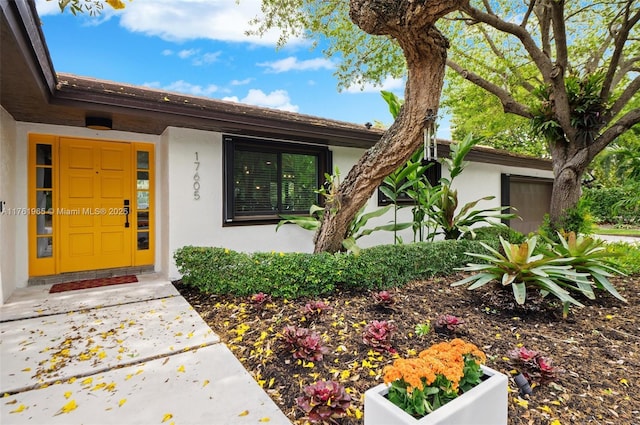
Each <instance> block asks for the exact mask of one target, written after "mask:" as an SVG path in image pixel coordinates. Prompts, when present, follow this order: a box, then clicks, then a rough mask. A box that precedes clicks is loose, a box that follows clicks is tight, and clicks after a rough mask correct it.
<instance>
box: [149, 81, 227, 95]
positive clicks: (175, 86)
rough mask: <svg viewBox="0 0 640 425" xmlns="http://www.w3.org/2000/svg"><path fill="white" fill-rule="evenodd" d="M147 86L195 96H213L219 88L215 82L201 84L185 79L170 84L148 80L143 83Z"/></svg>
mask: <svg viewBox="0 0 640 425" xmlns="http://www.w3.org/2000/svg"><path fill="white" fill-rule="evenodd" d="M142 85H143V86H145V87H151V88H156V89H162V90H166V91H170V92H176V93H184V94H189V95H193V96H205V97H211V96H212V95H213V94H214V93H216V92H217V91H218V90H219V88H218V86H216V85H215V84H209V85H207V86H201V85H199V84H191V83H188V82H186V81H184V80H178V81H174V82H173V83H171V84H168V85H165V86H163V85H161V84H160V83H159V82H157V81H153V82H147V83H143V84H142Z"/></svg>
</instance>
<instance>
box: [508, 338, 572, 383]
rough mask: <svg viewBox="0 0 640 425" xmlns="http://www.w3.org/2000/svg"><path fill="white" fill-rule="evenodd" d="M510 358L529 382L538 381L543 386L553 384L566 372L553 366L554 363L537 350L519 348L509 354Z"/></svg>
mask: <svg viewBox="0 0 640 425" xmlns="http://www.w3.org/2000/svg"><path fill="white" fill-rule="evenodd" d="M507 355H508V357H509V358H510V359H511V360H512V361H513V362H514V363H516V365H517V366H519V367H520V368H521V369H523V370H522V374H523V375H524V376H525V377H526V378H527V379H529V380H533V381H537V382H539V383H541V384H545V383H547V382H551V381H553V380H555V379H556V378H557V377H558V374H560V373H562V372H564V370H562V369H560V368H558V367H556V366H553V361H552V360H551V359H550V358H548V357H544V356H542V355H541V354H540V353H538V352H537V351H535V350H529V349H527V348H526V347H519V348H516V349H514V350H511V351H509V353H507Z"/></svg>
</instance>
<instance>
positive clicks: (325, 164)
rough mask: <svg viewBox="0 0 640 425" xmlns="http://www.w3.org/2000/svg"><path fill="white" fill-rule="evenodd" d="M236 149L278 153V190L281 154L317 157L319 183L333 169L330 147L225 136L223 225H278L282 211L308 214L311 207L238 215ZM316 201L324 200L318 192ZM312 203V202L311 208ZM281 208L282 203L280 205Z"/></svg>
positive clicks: (283, 212) (279, 185)
mask: <svg viewBox="0 0 640 425" xmlns="http://www.w3.org/2000/svg"><path fill="white" fill-rule="evenodd" d="M236 151H250V152H258V153H265V154H276V155H277V157H278V161H277V162H278V171H277V172H276V175H277V184H278V193H281V184H282V180H281V178H282V177H281V174H282V173H281V169H280V167H281V163H282V161H281V159H282V154H301V155H312V156H316V157H317V162H316V163H317V170H316V171H317V181H318V182H319V184H318V186H320V185H321V184H324V182H325V173H329V172H330V170H331V169H332V164H331V162H332V156H331V151H330V150H329V148H328V147H327V146H322V145H313V144H305V143H300V142H295V141H291V142H288V141H286V142H285V141H277V140H273V139H266V138H251V137H240V136H223V167H222V168H223V195H222V197H223V200H222V204H223V217H222V220H223V223H222V224H223V226H242V225H245V226H246V225H259V224H276V223H278V222H279V221H280V220H281V219H280V216H279V215H280V214H294V215H298V214H299V215H301V216H302V215H307V214H308V209H307V210H306V211H305V212H304V213H303V212H297V213H291V212H287V211H281V210H279V211H278V212H277V213H275V214H254V215H251V214H247V215H236V214H235V212H234V211H235V198H234V195H233V194H234V189H235V181H234V178H233V172H234V163H235V153H236ZM316 203H318V204H320V205H322V203H323V199H322V197H321V196H320V195H316ZM310 206H311V205H309V207H310ZM279 208H281V206H279Z"/></svg>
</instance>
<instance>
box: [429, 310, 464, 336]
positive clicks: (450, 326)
mask: <svg viewBox="0 0 640 425" xmlns="http://www.w3.org/2000/svg"><path fill="white" fill-rule="evenodd" d="M463 324H464V320H462V319H461V318H459V317H456V316H454V315H451V314H443V315H442V316H440V317H438V318H437V319H436V321H435V323H434V328H435V330H436V332H438V333H443V334H449V335H451V334H454V333H456V331H457V330H458V326H461V325H463Z"/></svg>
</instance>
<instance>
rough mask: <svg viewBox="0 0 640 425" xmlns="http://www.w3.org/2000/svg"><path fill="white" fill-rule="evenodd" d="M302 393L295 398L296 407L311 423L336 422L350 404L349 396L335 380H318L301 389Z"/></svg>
mask: <svg viewBox="0 0 640 425" xmlns="http://www.w3.org/2000/svg"><path fill="white" fill-rule="evenodd" d="M302 392H303V395H302V396H301V397H298V398H296V402H297V404H298V408H299V409H300V410H302V411H303V412H304V413H305V415H306V419H307V420H308V421H309V422H311V423H314V424H315V423H329V422H333V423H336V421H335V420H336V419H339V418H343V417H344V416H345V415H346V414H347V409H349V406H350V405H351V396H350V395H349V394H347V392H346V391H345V389H344V386H342V385H340V384H339V383H338V382H335V381H328V382H327V381H318V382H316V383H315V384H313V385H308V386H306V387H304V389H303V390H302Z"/></svg>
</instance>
